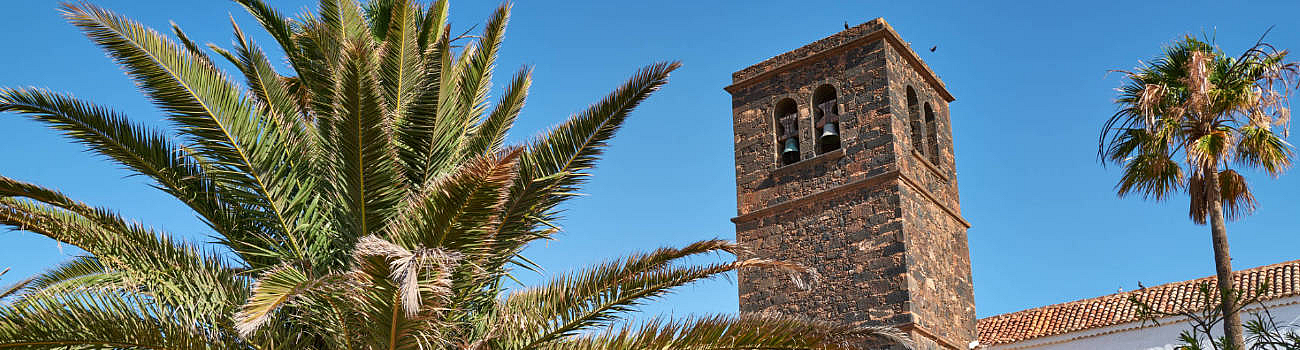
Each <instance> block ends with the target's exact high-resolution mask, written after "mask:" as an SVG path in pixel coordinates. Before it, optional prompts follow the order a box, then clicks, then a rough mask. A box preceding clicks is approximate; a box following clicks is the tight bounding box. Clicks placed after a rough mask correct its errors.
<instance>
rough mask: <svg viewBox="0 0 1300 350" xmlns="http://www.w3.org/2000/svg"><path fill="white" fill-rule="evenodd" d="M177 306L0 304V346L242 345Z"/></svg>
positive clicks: (43, 300) (93, 300) (107, 298)
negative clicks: (190, 319) (191, 319)
mask: <svg viewBox="0 0 1300 350" xmlns="http://www.w3.org/2000/svg"><path fill="white" fill-rule="evenodd" d="M186 320H187V318H185V317H183V316H182V315H179V314H178V312H177V311H175V310H170V309H168V308H166V307H162V306H161V305H158V304H156V303H151V302H148V301H147V300H141V299H140V298H134V297H121V296H117V295H105V294H81V293H78V294H59V295H49V296H40V297H38V298H35V299H31V300H28V302H27V303H23V304H20V305H12V306H9V307H3V308H0V349H51V348H89V349H126V348H131V349H158V350H162V349H175V350H219V349H242V348H243V347H242V346H241V345H240V343H239V342H237V341H235V340H234V339H230V338H229V337H228V336H226V335H224V334H222V333H221V332H219V331H217V330H213V329H204V328H196V327H195V326H194V325H193V324H190V323H188V322H187V321H186Z"/></svg>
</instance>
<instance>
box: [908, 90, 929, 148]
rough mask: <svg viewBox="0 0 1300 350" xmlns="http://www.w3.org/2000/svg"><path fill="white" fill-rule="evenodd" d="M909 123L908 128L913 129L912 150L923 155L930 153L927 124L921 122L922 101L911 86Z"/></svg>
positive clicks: (909, 91)
mask: <svg viewBox="0 0 1300 350" xmlns="http://www.w3.org/2000/svg"><path fill="white" fill-rule="evenodd" d="M907 121H908V123H907V124H908V127H909V128H911V129H912V149H914V150H916V151H917V152H919V153H921V154H926V153H929V152H927V150H926V148H925V138H926V136H925V134H926V132H925V131H926V130H925V122H924V121H922V120H921V105H920V100H919V99H917V98H916V90H914V89H912V87H911V86H908V87H907Z"/></svg>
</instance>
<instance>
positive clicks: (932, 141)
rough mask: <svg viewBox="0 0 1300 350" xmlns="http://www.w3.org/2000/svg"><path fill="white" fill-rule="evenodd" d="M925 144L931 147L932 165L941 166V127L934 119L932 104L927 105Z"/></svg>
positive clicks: (927, 103)
mask: <svg viewBox="0 0 1300 350" xmlns="http://www.w3.org/2000/svg"><path fill="white" fill-rule="evenodd" d="M925 130H927V131H929V132H928V133H926V134H925V143H926V144H927V145H929V146H930V148H929V150H930V163H933V164H934V165H939V136H938V135H939V127H938V123H937V122H935V119H934V109H931V108H930V103H929V102H926V103H925Z"/></svg>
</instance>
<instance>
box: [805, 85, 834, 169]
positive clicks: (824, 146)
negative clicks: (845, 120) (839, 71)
mask: <svg viewBox="0 0 1300 350" xmlns="http://www.w3.org/2000/svg"><path fill="white" fill-rule="evenodd" d="M812 104H813V127H814V128H815V129H814V130H816V131H817V153H818V154H822V153H826V152H830V151H834V150H837V149H840V104H839V99H838V97H837V96H836V93H835V87H833V86H831V85H830V84H826V85H822V86H818V87H817V90H813V98H812Z"/></svg>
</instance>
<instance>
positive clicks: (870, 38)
mask: <svg viewBox="0 0 1300 350" xmlns="http://www.w3.org/2000/svg"><path fill="white" fill-rule="evenodd" d="M872 25H879V26H880V29H878V30H876V31H873V32H870V33H866V34H863V35H861V36H858V37H856V38H852V39H848V40H847V41H845V42H843V43H840V44H838V45H835V46H833V47H831V48H828V49H824V50H821V51H816V52H813V53H811V54H808V55H806V56H803V57H798V58H793V57H783V56H785V54H782V55H777V56H776V57H772V58H769V59H766V60H764V61H763V62H759V63H758V64H755V65H753V66H750V67H749V68H746V69H744V70H741V72H744V71H745V70H748V69H750V68H753V67H755V66H760V65H763V64H766V63H772V62H777V61H781V60H789V61H788V62H784V63H780V64H778V65H776V66H774V67H771V68H767V69H766V70H762V71H761V72H758V73H755V74H752V75H749V76H743V75H740V72H738V73H737V75H735V76H733V80H734V81H733V82H732V84H731V85H730V86H727V87H725V88H723V89H724V90H727V92H731V93H735V92H736V90H738V89H740V88H743V87H746V86H749V85H752V84H754V83H756V82H759V81H762V80H765V79H767V78H770V77H772V76H773V75H776V74H779V73H781V72H784V71H787V70H791V69H794V68H796V67H799V66H802V65H804V64H807V63H809V62H812V61H814V60H817V59H820V58H823V57H825V56H827V55H832V54H836V53H840V52H843V51H845V50H848V49H851V48H855V47H858V46H862V45H865V44H867V43H871V42H874V41H876V40H881V39H884V40H885V41H886V42H889V44H890V45H892V46H893V47H894V48H895V49H896V50H898V52H899V53H900V56H902V57H903V58H904V59H905V60H907V63H908V64H909V65H911V66H912V69H915V70H916V71H917V72H919V73H920V75H921V76H922V77H924V78H925V81H926V82H927V83H929V84H930V87H931V88H933V89H934V91H936V92H938V93H939V96H942V97H943V99H944V100H945V101H948V102H952V101H953V100H955V99H956V98H954V97H953V96H952V93H950V92H948V88H947V87H945V86H944V85H943V81H941V80H939V76H938V75H936V74H934V71H932V70H930V67H929V66H928V65H926V64H925V62H923V61H921V58H920V56H918V55H917V54H916V51H913V50H912V48H911V46H910V45H908V44H907V43H905V42H904V41H903V38H902V37H900V36H898V32H896V31H894V28H893V27H892V26H890V25H889V23H888V22H885V19H884V18H876V19H873V20H871V21H869V22H867V23H863V24H861V25H859V26H858V27H864V26H872ZM853 29H857V28H853ZM850 30H852V29H850ZM828 39H830V38H828ZM823 40H826V39H823ZM815 44H817V43H813V44H809V45H808V46H805V47H810V46H812V45H815ZM800 49H803V48H799V49H796V50H795V51H798V50H800ZM791 52H794V51H791ZM788 53H789V52H787V54H788Z"/></svg>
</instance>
